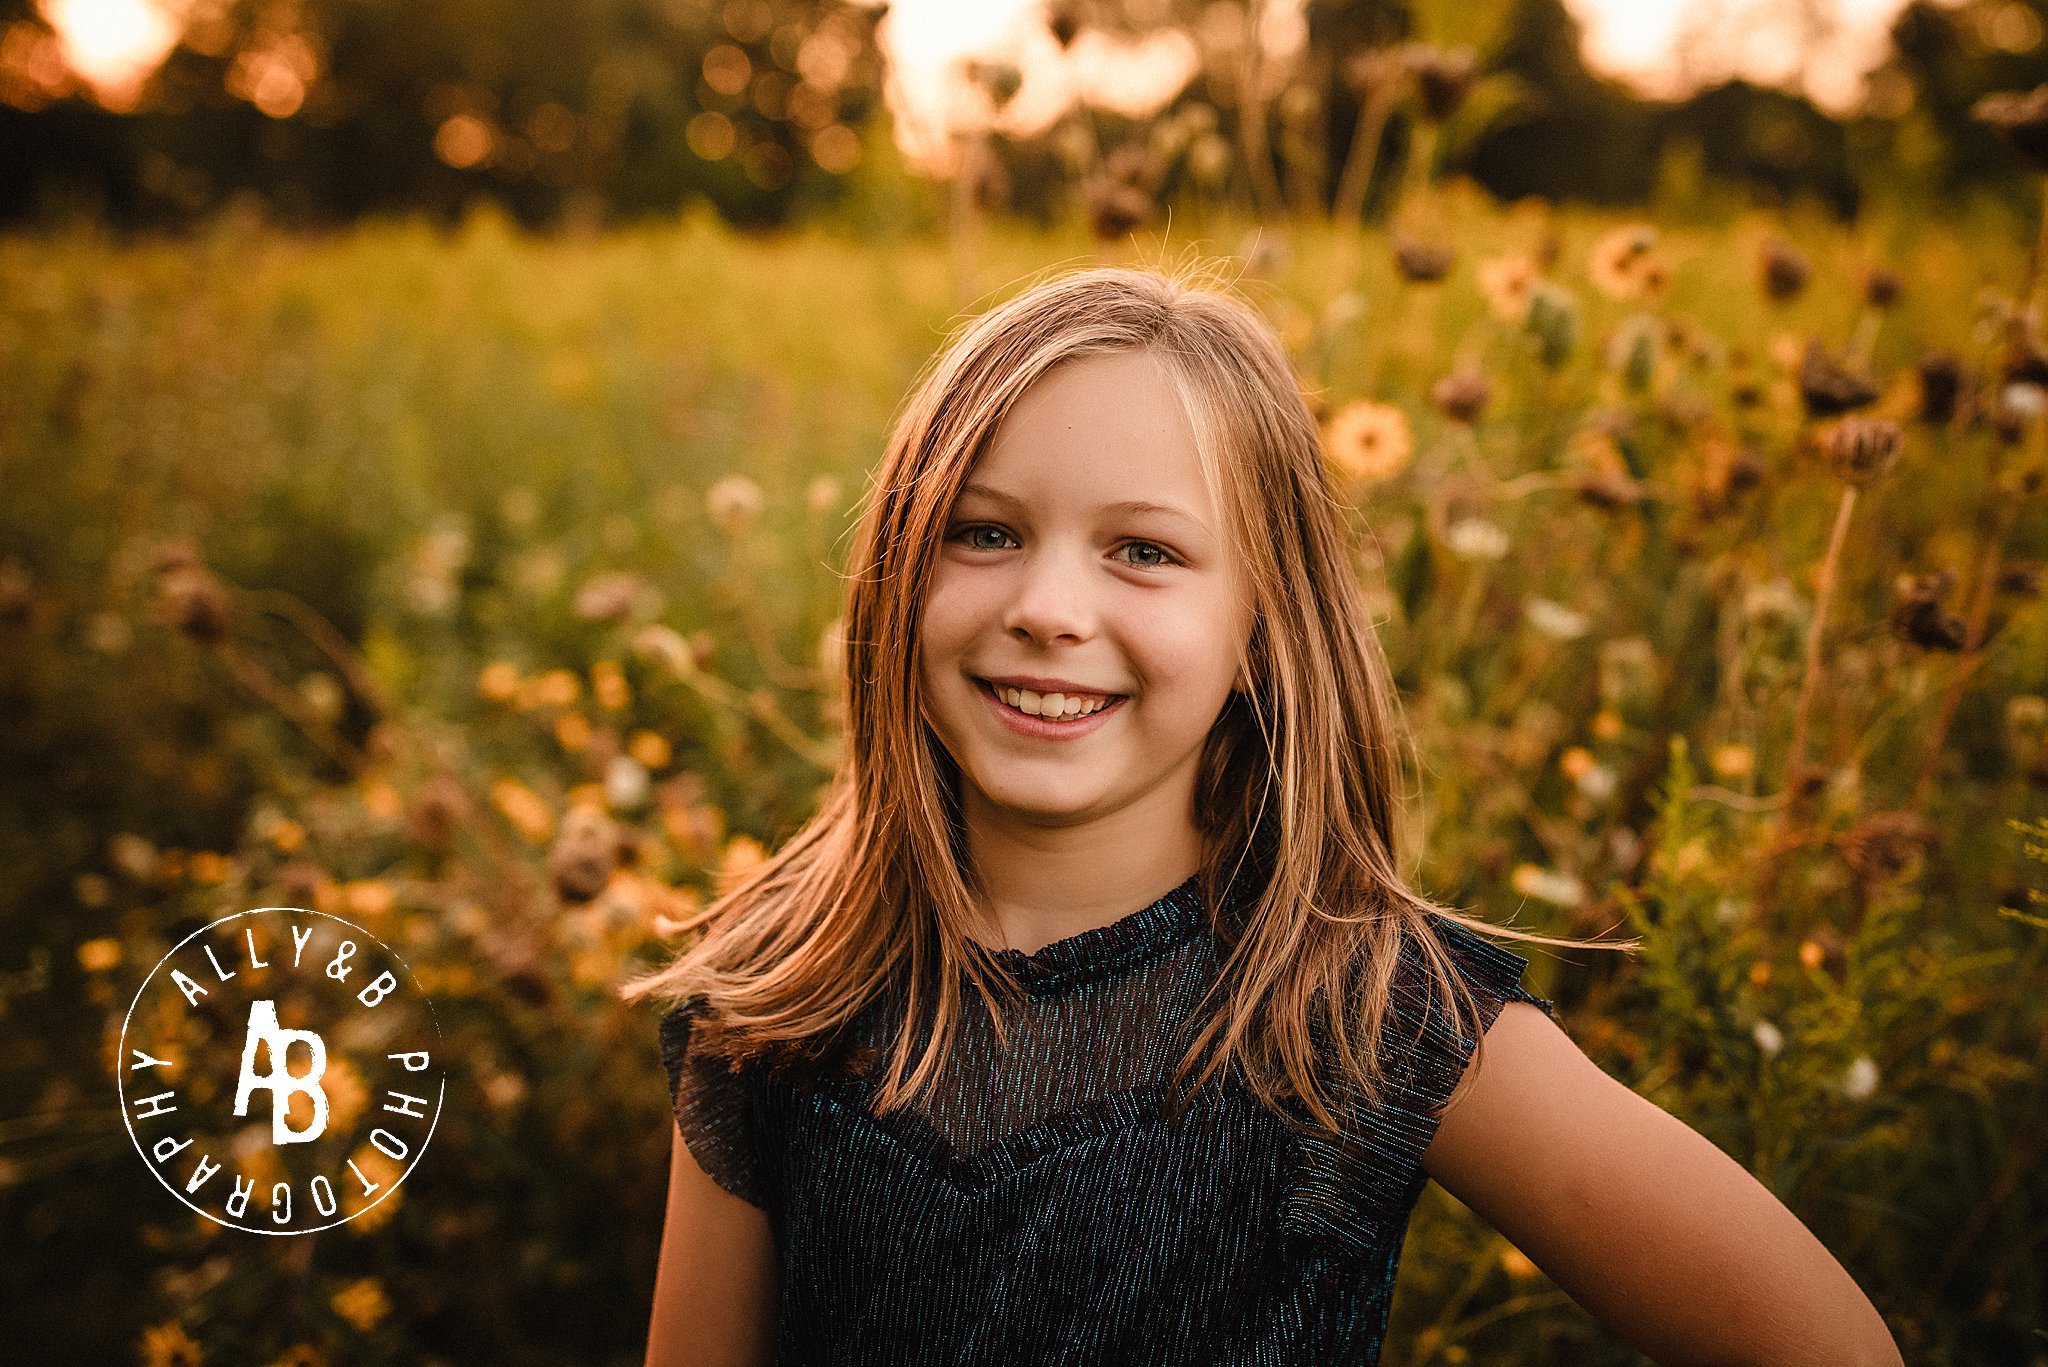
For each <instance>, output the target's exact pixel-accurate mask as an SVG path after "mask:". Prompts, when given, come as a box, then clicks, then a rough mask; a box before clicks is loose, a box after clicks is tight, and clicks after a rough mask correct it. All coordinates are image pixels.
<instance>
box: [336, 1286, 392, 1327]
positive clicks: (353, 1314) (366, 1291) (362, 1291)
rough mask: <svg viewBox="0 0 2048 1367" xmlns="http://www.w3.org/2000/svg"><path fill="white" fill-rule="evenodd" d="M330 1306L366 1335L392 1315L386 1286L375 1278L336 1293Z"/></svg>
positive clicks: (345, 1287)
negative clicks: (379, 1322) (385, 1292)
mask: <svg viewBox="0 0 2048 1367" xmlns="http://www.w3.org/2000/svg"><path fill="white" fill-rule="evenodd" d="M328 1304H329V1305H331V1306H333V1307H334V1313H335V1314H337V1315H339V1316H341V1317H342V1318H343V1319H345V1320H347V1321H348V1322H349V1323H350V1324H353V1325H354V1326H355V1327H356V1328H357V1329H358V1330H359V1331H361V1332H362V1333H365V1334H367V1333H369V1332H370V1331H371V1330H372V1329H375V1328H376V1327H377V1323H378V1321H379V1320H382V1319H383V1318H384V1317H385V1316H386V1315H388V1314H390V1313H391V1299H390V1297H388V1296H386V1295H385V1294H384V1284H383V1283H382V1282H380V1281H378V1280H377V1279H376V1278H375V1277H363V1278H361V1279H359V1280H357V1281H352V1282H350V1283H349V1284H348V1285H347V1286H344V1287H343V1288H341V1290H339V1291H337V1292H335V1293H334V1295H333V1297H332V1298H330V1299H329V1301H328Z"/></svg>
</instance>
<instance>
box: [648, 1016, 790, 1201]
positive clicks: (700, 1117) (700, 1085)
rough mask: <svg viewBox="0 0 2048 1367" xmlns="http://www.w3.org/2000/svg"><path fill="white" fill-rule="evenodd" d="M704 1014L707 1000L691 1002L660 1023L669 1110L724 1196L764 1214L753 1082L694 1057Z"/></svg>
mask: <svg viewBox="0 0 2048 1367" xmlns="http://www.w3.org/2000/svg"><path fill="white" fill-rule="evenodd" d="M703 1009H704V998H703V997H701V996H697V997H691V998H690V999H689V1000H687V1001H685V1002H683V1003H682V1004H681V1005H679V1006H677V1007H675V1008H674V1009H673V1010H671V1011H669V1013H668V1014H667V1015H665V1016H663V1017H662V1018H661V1062H662V1066H663V1067H664V1068H666V1069H667V1070H668V1082H669V1103H670V1107H671V1109H672V1110H673V1111H674V1113H675V1118H676V1126H677V1128H678V1129H680V1130H681V1131H682V1136H683V1142H684V1143H686V1144H688V1145H689V1148H690V1155H691V1157H693V1158H695V1159H696V1160H697V1166H699V1167H701V1168H703V1169H704V1171H705V1172H706V1173H708V1174H710V1176H711V1179H712V1180H713V1181H714V1182H716V1183H718V1185H719V1186H721V1187H723V1188H724V1189H725V1190H727V1191H729V1192H731V1193H732V1194H733V1195H735V1196H737V1197H739V1198H740V1199H741V1200H743V1201H746V1202H747V1203H748V1204H750V1205H754V1206H758V1207H760V1208H762V1209H764V1210H765V1209H766V1208H767V1204H768V1202H767V1197H766V1194H765V1192H764V1190H763V1184H762V1170H761V1163H760V1158H759V1149H758V1147H757V1145H756V1143H755V1129H756V1125H757V1119H756V1116H757V1112H756V1108H755V1105H754V1099H753V1096H752V1089H751V1086H750V1078H749V1076H748V1074H747V1072H746V1071H745V1070H744V1069H741V1070H737V1071H736V1070H733V1069H731V1068H729V1067H728V1066H727V1063H726V1061H725V1060H724V1059H721V1058H718V1057H716V1056H713V1055H708V1054H704V1053H702V1051H699V1052H698V1053H697V1054H692V1053H691V1052H690V1032H691V1027H692V1025H693V1024H694V1023H695V1021H696V1020H697V1018H698V1016H699V1015H700V1014H701V1013H702V1011H703Z"/></svg>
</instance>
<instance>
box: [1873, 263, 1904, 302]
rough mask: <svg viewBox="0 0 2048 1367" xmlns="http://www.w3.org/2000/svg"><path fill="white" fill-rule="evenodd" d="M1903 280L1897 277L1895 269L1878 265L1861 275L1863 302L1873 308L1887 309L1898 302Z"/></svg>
mask: <svg viewBox="0 0 2048 1367" xmlns="http://www.w3.org/2000/svg"><path fill="white" fill-rule="evenodd" d="M1904 288H1905V282H1904V281H1902V280H1901V279H1899V273H1898V272H1897V271H1889V270H1886V269H1885V268H1884V267H1882V266H1879V267H1876V268H1875V269H1873V270H1871V271H1869V272H1868V273H1867V274H1865V275H1864V277H1863V302H1864V303H1866V304H1868V305H1870V307H1872V308H1874V309H1888V308H1890V307H1891V306H1892V305H1893V304H1896V303H1898V302H1899V293H1900V291H1901V290H1903V289H1904Z"/></svg>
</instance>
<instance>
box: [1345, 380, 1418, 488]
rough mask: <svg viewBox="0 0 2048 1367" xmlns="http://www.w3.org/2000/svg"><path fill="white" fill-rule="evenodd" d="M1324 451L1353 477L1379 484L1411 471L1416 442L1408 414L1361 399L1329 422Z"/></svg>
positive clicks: (1384, 404) (1348, 405) (1347, 405)
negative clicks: (1410, 430)
mask: <svg viewBox="0 0 2048 1367" xmlns="http://www.w3.org/2000/svg"><path fill="white" fill-rule="evenodd" d="M1323 450H1324V452H1325V453H1326V454H1327V455H1328V456H1329V459H1330V461H1331V463H1332V464H1334V465H1335V466H1336V467H1337V468H1338V469H1339V470H1342V471H1343V472H1344V473H1345V474H1347V475H1349V476H1350V477H1351V478H1353V479H1355V480H1358V481H1360V482H1362V483H1366V484H1377V483H1379V482H1381V481H1383V480H1388V479H1392V478H1393V477H1394V476H1396V475H1398V474H1400V473H1401V472H1402V471H1403V470H1405V469H1407V468H1408V463H1409V461H1411V460H1412V459H1414V456H1415V441H1414V438H1413V436H1412V435H1411V434H1410V432H1409V429H1408V415H1407V414H1406V413H1404V412H1402V411H1401V410H1400V409H1398V408H1396V407H1394V405H1392V404H1386V403H1374V402H1372V401H1371V400H1370V399H1361V400H1359V401H1357V402H1355V403H1349V404H1346V405H1345V406H1344V407H1343V408H1340V409H1338V410H1337V412H1336V414H1335V416H1333V417H1332V418H1331V419H1330V423H1329V426H1328V427H1327V428H1325V429H1324V433H1323Z"/></svg>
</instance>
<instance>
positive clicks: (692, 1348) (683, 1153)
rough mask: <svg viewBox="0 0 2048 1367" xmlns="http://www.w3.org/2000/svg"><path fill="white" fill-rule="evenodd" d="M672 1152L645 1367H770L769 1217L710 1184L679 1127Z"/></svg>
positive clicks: (772, 1280) (772, 1277)
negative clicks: (665, 1215) (684, 1140)
mask: <svg viewBox="0 0 2048 1367" xmlns="http://www.w3.org/2000/svg"><path fill="white" fill-rule="evenodd" d="M669 1149H670V1155H669V1169H668V1215H667V1217H666V1220H665V1223H664V1224H663V1226H662V1231H661V1260H660V1262H659V1264H658V1265H657V1266H656V1269H655V1274H654V1314H653V1318H652V1320H651V1321H650V1323H649V1324H648V1326H647V1367H766V1364H767V1363H768V1361H769V1360H770V1358H771V1357H772V1356H773V1355H774V1344H775V1301H776V1289H777V1288H776V1265H775V1237H774V1234H773V1232H772V1231H771V1230H770V1228H769V1225H768V1216H767V1213H766V1212H764V1211H762V1210H761V1209H760V1208H759V1207H757V1206H753V1205H750V1204H748V1203H747V1202H745V1201H742V1200H741V1199H740V1198H739V1197H737V1196H735V1195H733V1194H732V1193H731V1192H729V1191H727V1190H726V1189H725V1188H723V1187H721V1186H719V1185H718V1184H717V1183H716V1182H714V1181H712V1180H711V1178H710V1176H709V1175H707V1174H706V1173H705V1171H704V1169H703V1168H701V1167H699V1166H698V1165H697V1160H696V1159H695V1158H694V1157H692V1156H691V1154H690V1147H689V1145H687V1144H685V1143H684V1142H683V1135H682V1131H681V1130H680V1129H678V1128H676V1127H675V1126H674V1125H671V1126H670V1128H669Z"/></svg>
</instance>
